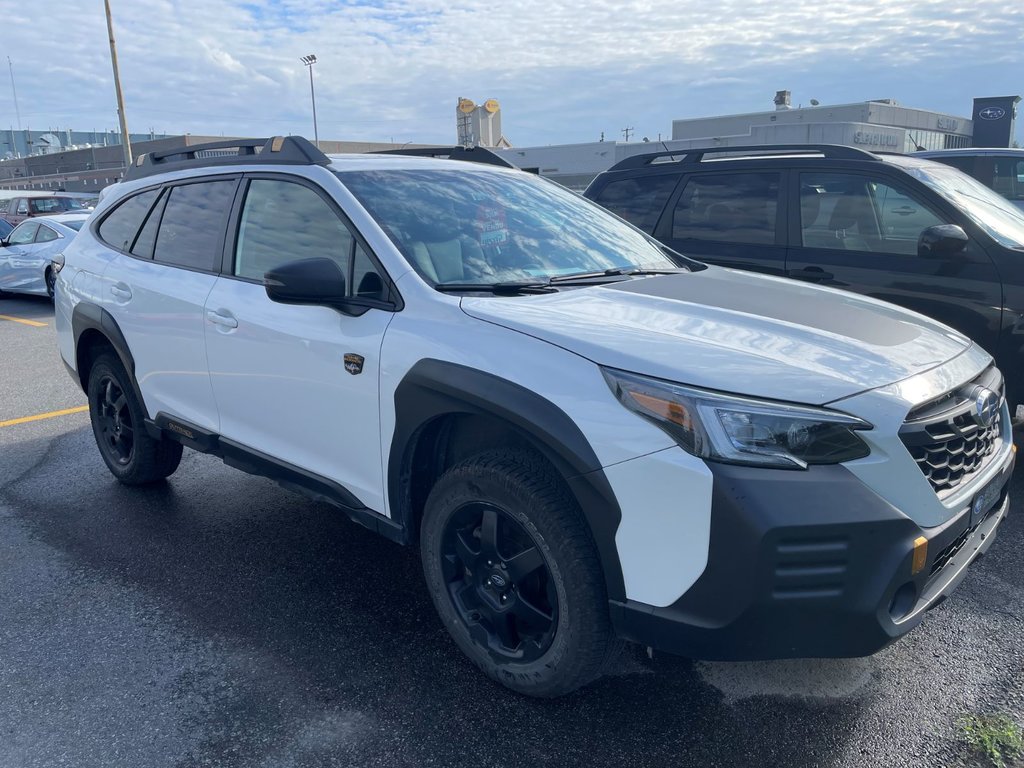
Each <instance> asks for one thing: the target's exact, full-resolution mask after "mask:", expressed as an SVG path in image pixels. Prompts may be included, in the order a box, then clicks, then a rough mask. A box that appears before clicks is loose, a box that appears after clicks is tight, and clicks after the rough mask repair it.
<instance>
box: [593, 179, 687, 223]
mask: <svg viewBox="0 0 1024 768" xmlns="http://www.w3.org/2000/svg"><path fill="white" fill-rule="evenodd" d="M677 181H679V177H678V176H640V177H637V178H635V179H620V180H619V181H613V182H611V183H610V184H608V185H607V186H605V188H604V189H602V190H601V191H600V192H599V193H598V195H597V197H596V198H595V201H596V202H598V203H600V204H601V205H603V206H604V207H605V208H607V209H608V210H609V211H611V212H612V213H614V214H616V215H617V216H621V217H622V218H624V219H625V220H626V221H628V222H629V223H630V224H632V225H633V226H635V227H639V228H640V229H642V230H643V231H644V232H647V233H648V234H651V233H652V232H653V231H654V226H655V225H656V224H657V223H658V217H659V216H661V211H662V209H663V208H664V207H665V203H666V202H667V201H668V196H669V195H671V194H672V190H673V189H675V186H676V182H677Z"/></svg>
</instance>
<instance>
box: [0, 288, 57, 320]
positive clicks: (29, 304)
mask: <svg viewBox="0 0 1024 768" xmlns="http://www.w3.org/2000/svg"><path fill="white" fill-rule="evenodd" d="M0 315H11V316H14V317H19V318H22V319H24V320H35V321H37V322H40V323H47V322H50V321H51V320H53V302H52V301H51V300H50V299H48V298H47V297H46V296H29V295H27V294H14V293H6V294H4V295H3V296H0Z"/></svg>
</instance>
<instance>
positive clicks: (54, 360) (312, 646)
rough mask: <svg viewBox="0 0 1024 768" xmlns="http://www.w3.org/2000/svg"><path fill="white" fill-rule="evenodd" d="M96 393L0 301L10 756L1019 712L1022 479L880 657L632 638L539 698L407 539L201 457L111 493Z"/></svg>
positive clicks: (645, 733)
mask: <svg viewBox="0 0 1024 768" xmlns="http://www.w3.org/2000/svg"><path fill="white" fill-rule="evenodd" d="M83 405H84V396H83V395H82V393H81V392H80V391H79V390H78V389H77V388H76V387H75V385H74V384H73V383H72V381H71V379H70V378H69V377H68V376H67V374H66V373H65V371H64V369H63V366H62V365H61V363H60V359H59V357H58V355H57V351H56V341H55V333H54V328H53V318H52V310H51V308H50V304H49V302H47V301H46V300H43V299H39V300H36V299H30V298H25V299H22V298H11V297H7V298H4V299H0V766H3V767H4V768H6V767H7V766H10V767H12V768H14V767H17V768H28V767H29V766H47V767H48V768H49V767H50V766H75V767H76V768H86V767H87V766H132V767H133V768H144V767H146V766H202V765H212V766H286V767H291V766H295V767H298V766H333V765H338V766H356V765H359V766H361V765H375V766H427V765H433V766H463V765H464V766H494V767H498V766H518V765H552V766H555V765H557V766H572V765H588V766H605V765H608V766H748V765H749V766H875V765H878V766H904V765H905V766H911V765H913V766H953V765H972V764H975V763H974V762H972V761H973V757H972V755H971V753H970V752H969V751H968V750H967V749H966V747H965V746H964V745H963V743H962V741H961V740H960V737H959V733H958V728H957V726H956V721H957V719H958V718H959V717H960V716H962V715H964V714H968V713H975V712H1001V713H1006V714H1009V715H1011V716H1012V717H1014V718H1016V719H1017V721H1018V722H1022V721H1024V648H1022V646H1024V591H1022V589H1024V556H1022V554H1021V552H1022V545H1024V519H1022V516H1021V515H1020V511H1021V509H1020V506H1021V503H1020V499H1021V498H1022V491H1024V489H1022V488H1021V480H1020V478H1021V475H1020V473H1018V476H1017V478H1016V480H1015V482H1014V488H1013V491H1012V492H1013V494H1014V499H1015V500H1014V503H1013V510H1012V513H1011V515H1010V517H1009V518H1008V520H1007V521H1006V523H1005V524H1004V525H1003V528H1002V530H1001V532H1000V535H999V539H998V540H997V541H996V543H995V544H994V546H993V548H992V550H991V552H990V554H989V555H988V556H987V557H986V558H985V559H984V560H983V561H981V562H979V563H978V564H977V565H976V566H975V567H974V568H973V571H972V573H971V574H970V575H969V576H968V578H967V580H966V581H965V582H964V584H963V585H962V587H961V588H960V590H959V591H958V592H957V593H956V595H954V597H953V598H952V599H951V600H949V601H947V602H946V603H944V604H943V605H941V606H939V607H938V608H937V609H935V610H934V611H932V612H931V614H930V615H929V616H928V618H927V619H926V621H925V623H924V624H923V625H922V626H921V627H920V628H918V630H916V631H915V632H913V633H912V634H911V635H910V636H908V637H907V638H905V639H904V640H903V641H902V642H900V643H898V644H896V645H895V646H892V647H890V648H888V649H886V650H885V651H883V652H882V653H880V654H878V655H876V656H874V657H871V658H867V659H853V660H839V661H794V662H774V663H756V664H732V665H730V664H705V663H697V662H691V661H688V660H685V659H679V658H674V657H671V656H665V655H656V656H655V657H654V658H653V659H651V658H648V656H647V654H646V653H645V651H644V650H643V649H640V648H632V647H631V648H630V649H629V650H627V652H626V653H624V655H623V657H622V658H621V660H620V661H619V662H618V664H617V666H616V668H615V670H614V671H613V673H612V674H611V675H609V676H608V677H606V678H604V679H603V680H601V681H599V682H598V683H597V684H595V685H593V686H591V687H589V688H587V689H584V690H582V691H580V692H578V693H576V694H574V695H572V696H569V697H567V698H564V699H561V700H558V701H554V702H542V701H534V700H529V699H525V698H520V697H518V696H516V695H514V694H511V693H509V692H507V691H505V690H504V689H502V688H499V687H497V686H495V685H493V684H491V683H490V682H488V681H487V680H486V679H485V678H483V677H482V676H481V675H479V674H478V673H477V672H476V670H475V669H474V668H473V667H472V666H471V665H470V664H469V663H468V662H467V661H464V660H463V657H462V656H461V655H460V654H459V652H458V651H457V649H456V647H455V645H454V644H453V643H452V642H451V641H450V640H449V638H448V636H447V634H446V633H445V631H444V630H443V629H442V627H441V626H440V624H439V622H438V620H437V619H436V617H435V614H434V612H433V610H432V608H431V606H430V604H429V599H428V596H427V594H426V592H425V589H424V587H423V583H422V578H421V574H420V570H419V562H418V560H417V558H416V553H415V552H414V551H412V550H406V549H403V548H400V547H398V546H396V545H394V544H391V543H389V542H387V541H385V540H384V539H382V538H378V537H377V536H375V535H374V534H371V533H370V532H368V531H366V530H364V529H362V528H360V527H358V526H356V525H354V524H351V523H349V522H348V521H347V520H346V519H345V518H344V516H343V515H341V514H340V513H338V512H336V511H335V510H333V509H332V508H331V507H328V506H325V505H315V504H310V503H308V502H307V501H306V500H305V499H304V498H302V497H299V496H296V495H293V494H291V493H289V492H287V491H284V490H282V489H280V488H278V487H277V486H276V485H274V484H273V483H271V482H269V481H266V480H263V479H259V478H254V477H251V476H248V475H245V474H243V473H240V472H238V471H235V470H232V469H229V468H227V467H225V466H224V465H223V464H221V463H220V462H219V460H217V459H215V458H212V457H209V456H203V455H199V454H196V453H193V452H189V451H186V455H185V459H184V461H183V463H182V466H181V468H180V469H179V471H178V472H177V473H176V474H175V475H174V476H173V477H172V478H171V479H170V481H169V482H167V483H166V484H162V485H160V486H157V487H154V488H149V489H145V490H140V489H129V488H125V487H123V486H120V485H118V484H117V483H116V482H115V481H114V480H113V479H112V478H111V476H110V475H109V474H108V472H107V471H106V468H105V467H104V466H103V463H102V461H101V459H100V457H99V454H98V453H97V451H96V448H95V444H94V442H93V437H92V433H91V431H90V429H89V426H88V414H87V413H85V412H84V411H83V410H82V408H81V407H82V406H83ZM278 407H288V406H287V404H279V406H278ZM54 412H57V415H48V414H53V413H54ZM38 415H46V417H45V418H39V419H32V420H25V419H26V417H33V416H38ZM978 764H981V763H978Z"/></svg>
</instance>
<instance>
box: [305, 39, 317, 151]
mask: <svg viewBox="0 0 1024 768" xmlns="http://www.w3.org/2000/svg"><path fill="white" fill-rule="evenodd" d="M301 61H302V63H303V64H305V65H306V66H307V67H309V99H310V101H312V102H313V143H314V144H316V148H317V149H320V134H319V132H318V131H317V129H316V92H314V90H313V65H314V64H316V56H314V55H313V54H312V53H311V54H309V56H303V57H302V58H301Z"/></svg>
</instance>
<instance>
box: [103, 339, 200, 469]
mask: <svg viewBox="0 0 1024 768" xmlns="http://www.w3.org/2000/svg"><path fill="white" fill-rule="evenodd" d="M88 395H89V418H90V420H91V421H92V431H93V435H94V436H95V437H96V445H97V446H99V449H100V455H101V456H102V457H103V461H104V462H105V463H106V465H107V468H108V469H109V470H110V472H111V474H112V475H113V476H114V477H116V478H117V479H118V480H119V481H121V482H122V483H124V484H125V485H145V484H147V483H154V482H156V481H158V480H163V479H164V478H165V477H168V476H170V475H171V474H173V473H174V470H176V469H177V468H178V464H179V463H180V462H181V451H182V446H181V443H176V442H174V441H172V440H166V439H160V440H156V439H154V438H153V437H151V436H150V434H149V433H148V432H147V431H146V425H145V414H144V413H143V411H142V406H141V404H140V403H139V401H138V398H136V397H135V390H134V388H133V387H132V380H131V377H130V376H129V375H128V372H127V371H126V370H125V368H124V365H123V364H122V363H121V360H120V359H119V358H118V357H117V356H116V355H114V354H111V353H104V354H101V355H100V356H99V357H98V358H97V359H96V361H95V362H94V363H93V366H92V368H91V369H90V370H89V386H88Z"/></svg>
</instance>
